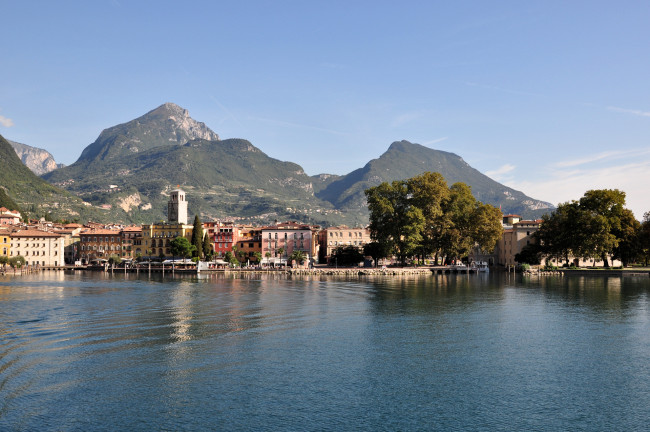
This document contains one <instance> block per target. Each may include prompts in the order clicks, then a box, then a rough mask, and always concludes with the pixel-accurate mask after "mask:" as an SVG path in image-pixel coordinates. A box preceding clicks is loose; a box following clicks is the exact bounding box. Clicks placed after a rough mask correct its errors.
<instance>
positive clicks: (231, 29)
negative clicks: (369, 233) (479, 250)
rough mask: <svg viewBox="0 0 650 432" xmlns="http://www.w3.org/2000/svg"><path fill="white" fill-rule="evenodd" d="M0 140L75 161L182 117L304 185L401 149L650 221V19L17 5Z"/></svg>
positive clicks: (454, 7) (6, 39)
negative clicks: (288, 171) (395, 146)
mask: <svg viewBox="0 0 650 432" xmlns="http://www.w3.org/2000/svg"><path fill="white" fill-rule="evenodd" d="M0 9H1V10H2V17H3V19H2V21H3V32H2V33H3V36H2V40H3V43H2V44H1V45H0V52H1V53H2V59H3V62H2V67H1V68H0V134H2V135H3V136H5V137H6V138H8V139H12V140H15V141H19V142H23V143H25V144H29V145H33V146H36V147H41V148H45V149H47V150H48V151H50V152H51V153H52V154H53V155H54V157H55V158H56V160H57V161H58V162H63V163H66V164H70V163H72V162H74V161H75V160H76V159H77V157H78V156H79V155H80V154H81V151H82V150H83V148H84V147H86V146H87V145H88V144H90V143H92V142H93V141H94V140H95V139H96V138H97V136H98V135H99V133H100V132H101V130H102V129H104V128H107V127H110V126H113V125H116V124H119V123H124V122H126V121H129V120H132V119H134V118H136V117H138V116H140V115H142V114H144V113H146V112H148V111H150V110H152V109H154V108H156V107H157V106H159V105H160V104H162V103H164V102H174V103H176V104H178V105H181V106H182V107H184V108H186V109H188V110H189V112H190V115H191V116H192V117H193V118H194V119H196V120H199V121H203V122H205V123H206V124H207V125H208V126H209V127H210V128H211V129H212V130H214V131H215V132H217V133H218V134H219V135H220V136H221V137H222V138H234V137H237V138H246V139H248V140H250V141H251V142H252V143H253V144H254V145H256V146H257V147H259V148H260V149H262V150H263V151H264V152H265V153H267V154H268V155H270V156H272V157H275V158H278V159H282V160H291V161H294V162H297V163H299V164H300V165H302V166H303V168H304V169H305V171H306V172H307V173H308V174H318V173H323V172H327V173H335V174H345V173H348V172H350V171H351V170H353V169H356V168H359V167H361V166H363V165H364V164H365V163H366V162H368V161H369V160H370V159H372V158H376V157H378V156H379V155H381V154H382V153H383V152H384V151H385V150H386V149H387V148H388V146H389V145H390V143H391V142H393V141H396V140H401V139H406V140H409V141H411V142H416V143H419V144H423V145H426V146H429V147H431V148H435V149H439V150H445V151H451V152H454V153H456V154H458V155H460V156H461V157H463V158H464V159H465V160H466V161H467V162H468V163H469V164H470V165H472V166H473V167H475V168H477V169H479V170H480V171H482V172H484V173H486V174H488V175H490V176H491V177H493V178H494V179H495V180H498V181H500V182H502V183H504V184H507V185H508V186H511V187H514V188H516V189H519V190H522V191H523V192H525V193H526V194H528V195H530V196H532V197H534V198H537V199H542V200H545V201H549V202H552V203H554V204H557V203H560V202H564V201H567V200H571V199H578V198H580V196H582V194H583V193H584V192H585V191H586V190H588V189H594V188H619V189H622V190H624V191H626V193H627V196H628V207H629V208H631V209H632V210H633V211H634V212H635V214H636V216H637V217H638V218H641V217H642V216H643V213H644V212H646V211H650V194H648V192H647V189H648V184H650V79H649V77H650V26H649V25H648V23H649V22H650V2H647V1H626V2H603V1H571V2H565V1H557V2H556V1H506V2H504V1H493V2H484V1H473V2H470V1H455V2H449V1H430V2H422V1H414V2H410V1H402V2H395V1H390V2H383V1H372V2H371V1H357V2H349V1H347V2H339V1H322V2H321V1H276V2H255V1H242V2H218V1H206V2H193V1H186V2H177V1H174V2H168V1H150V2H144V1H126V0H107V1H78V2H70V1H61V2H51V1H20V2H19V1H8V0H0Z"/></svg>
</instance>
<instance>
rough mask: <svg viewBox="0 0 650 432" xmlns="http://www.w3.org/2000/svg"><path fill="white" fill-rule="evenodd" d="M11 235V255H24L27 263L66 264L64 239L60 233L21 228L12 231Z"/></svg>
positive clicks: (44, 264) (40, 264) (43, 264)
mask: <svg viewBox="0 0 650 432" xmlns="http://www.w3.org/2000/svg"><path fill="white" fill-rule="evenodd" d="M10 237H11V250H10V256H18V255H20V256H23V257H24V258H25V261H26V263H27V264H30V265H34V266H35V265H39V266H62V265H64V261H63V260H64V249H63V239H62V236H61V235H60V234H56V233H53V232H48V231H42V230H37V229H21V230H17V231H14V232H12V233H11V235H10Z"/></svg>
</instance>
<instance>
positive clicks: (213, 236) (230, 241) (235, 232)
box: [203, 221, 241, 257]
mask: <svg viewBox="0 0 650 432" xmlns="http://www.w3.org/2000/svg"><path fill="white" fill-rule="evenodd" d="M203 230H204V232H205V235H207V236H208V238H209V239H210V243H211V244H212V248H213V250H214V253H215V255H216V256H217V257H223V256H224V255H225V254H226V252H232V247H233V246H234V245H236V244H237V242H238V241H239V237H240V233H241V230H240V227H238V226H237V225H235V224H234V223H233V222H220V221H215V222H205V223H203Z"/></svg>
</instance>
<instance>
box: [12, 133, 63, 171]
mask: <svg viewBox="0 0 650 432" xmlns="http://www.w3.org/2000/svg"><path fill="white" fill-rule="evenodd" d="M7 141H8V142H9V144H11V146H12V147H13V148H14V150H15V151H16V154H17V155H18V157H19V158H20V160H21V161H22V162H23V163H24V164H25V165H26V166H27V168H29V169H30V170H32V172H33V173H34V174H36V175H43V174H45V173H48V172H50V171H54V170H55V169H58V168H63V167H64V166H65V165H63V164H58V163H56V161H55V160H54V156H52V155H51V154H50V152H48V151H47V150H43V149H41V148H37V147H32V146H29V145H27V144H21V143H18V142H15V141H11V140H7Z"/></svg>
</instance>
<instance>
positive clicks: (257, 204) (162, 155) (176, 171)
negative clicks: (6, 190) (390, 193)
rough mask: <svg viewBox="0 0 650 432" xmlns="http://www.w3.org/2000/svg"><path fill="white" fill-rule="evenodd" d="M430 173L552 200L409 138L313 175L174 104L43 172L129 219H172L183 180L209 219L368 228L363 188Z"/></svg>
mask: <svg viewBox="0 0 650 432" xmlns="http://www.w3.org/2000/svg"><path fill="white" fill-rule="evenodd" d="M185 140H186V141H185ZM424 171H437V172H440V173H441V174H442V175H443V177H445V179H447V181H448V183H449V184H450V185H451V184H452V183H455V182H457V181H464V182H466V183H468V184H469V185H470V186H471V187H472V190H473V192H474V194H475V196H476V197H477V199H479V200H480V201H483V202H486V203H489V204H493V205H497V206H499V205H501V206H502V207H503V209H504V211H507V212H517V213H521V214H522V215H524V216H525V215H535V214H536V212H537V211H538V210H539V208H542V207H547V208H551V207H552V205H551V204H549V203H544V202H543V201H539V200H535V199H533V198H530V197H528V196H526V195H525V194H523V193H522V192H520V191H516V190H514V189H511V188H508V187H506V186H504V185H501V184H499V183H498V182H496V181H494V180H492V179H490V178H489V177H487V176H485V175H484V174H482V173H480V172H479V171H478V170H475V169H474V168H472V167H471V166H469V164H467V163H466V162H465V161H464V160H463V159H462V158H461V157H460V156H458V155H455V154H453V153H449V152H444V151H440V150H433V149H430V148H428V147H424V146H422V145H419V144H413V143H410V142H408V141H396V142H394V143H392V144H391V145H390V146H389V147H388V150H387V151H386V152H384V153H383V154H382V155H380V156H379V157H378V158H376V159H372V160H370V161H369V162H368V163H367V164H366V165H365V166H364V167H361V168H359V169H357V170H354V171H352V172H350V173H348V174H346V175H332V174H326V173H323V174H318V175H315V176H308V175H307V174H306V173H305V171H304V169H303V168H302V167H301V166H300V165H298V164H296V163H294V162H290V161H281V160H279V159H275V158H273V157H271V156H268V155H266V154H265V153H264V152H263V151H262V150H260V149H259V148H257V147H255V146H254V145H253V144H252V143H251V142H249V141H247V140H244V139H235V138H231V139H226V140H221V139H220V138H219V136H218V135H217V134H216V133H214V132H213V131H211V130H210V129H209V128H207V126H205V124H204V123H201V122H197V121H195V120H193V119H192V118H191V117H189V113H188V112H187V110H185V109H183V108H181V107H179V106H178V105H175V104H171V103H167V104H163V105H161V106H159V107H158V108H156V109H154V110H152V111H149V112H148V113H147V114H145V115H143V116H141V117H138V118H136V119H134V120H131V121H129V122H126V123H122V124H120V125H117V126H113V127H110V128H107V129H104V130H103V131H102V132H101V134H100V135H99V137H98V138H97V140H95V142H93V143H92V144H90V145H89V146H88V147H86V148H85V149H84V151H83V152H82V154H81V156H80V157H79V159H78V160H77V161H76V162H75V163H74V164H72V165H70V166H67V167H64V168H61V169H59V170H56V171H52V172H50V173H47V174H45V175H44V176H43V178H45V179H47V180H48V181H50V182H52V183H54V184H56V185H58V186H60V187H63V188H65V189H67V190H69V191H71V192H74V193H76V194H77V195H79V196H80V197H82V198H83V199H84V200H86V201H88V202H90V203H92V204H93V205H94V206H98V207H103V208H110V209H111V210H110V211H108V213H107V217H109V216H110V217H114V218H123V219H125V221H126V222H136V223H138V222H150V221H151V220H159V219H164V218H165V216H166V215H165V214H164V210H165V209H166V205H165V200H166V193H167V192H168V191H169V190H170V185H177V184H178V185H182V187H183V188H184V189H186V191H187V193H188V198H189V201H190V211H191V212H192V211H194V212H195V213H196V214H200V215H201V216H202V218H203V219H204V220H205V219H215V218H217V219H224V218H228V219H233V220H242V221H248V222H255V221H257V222H263V223H264V222H269V221H273V220H275V219H278V220H281V219H295V220H303V221H304V220H306V221H309V222H314V223H319V224H325V225H338V224H347V225H365V224H367V221H368V211H367V206H366V202H365V195H364V193H363V191H364V189H366V188H368V187H371V186H376V185H377V184H379V183H381V182H382V181H392V180H401V179H406V178H410V177H413V176H415V175H419V174H421V173H422V172H424ZM120 210H123V212H120ZM115 221H119V219H116V220H115Z"/></svg>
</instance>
